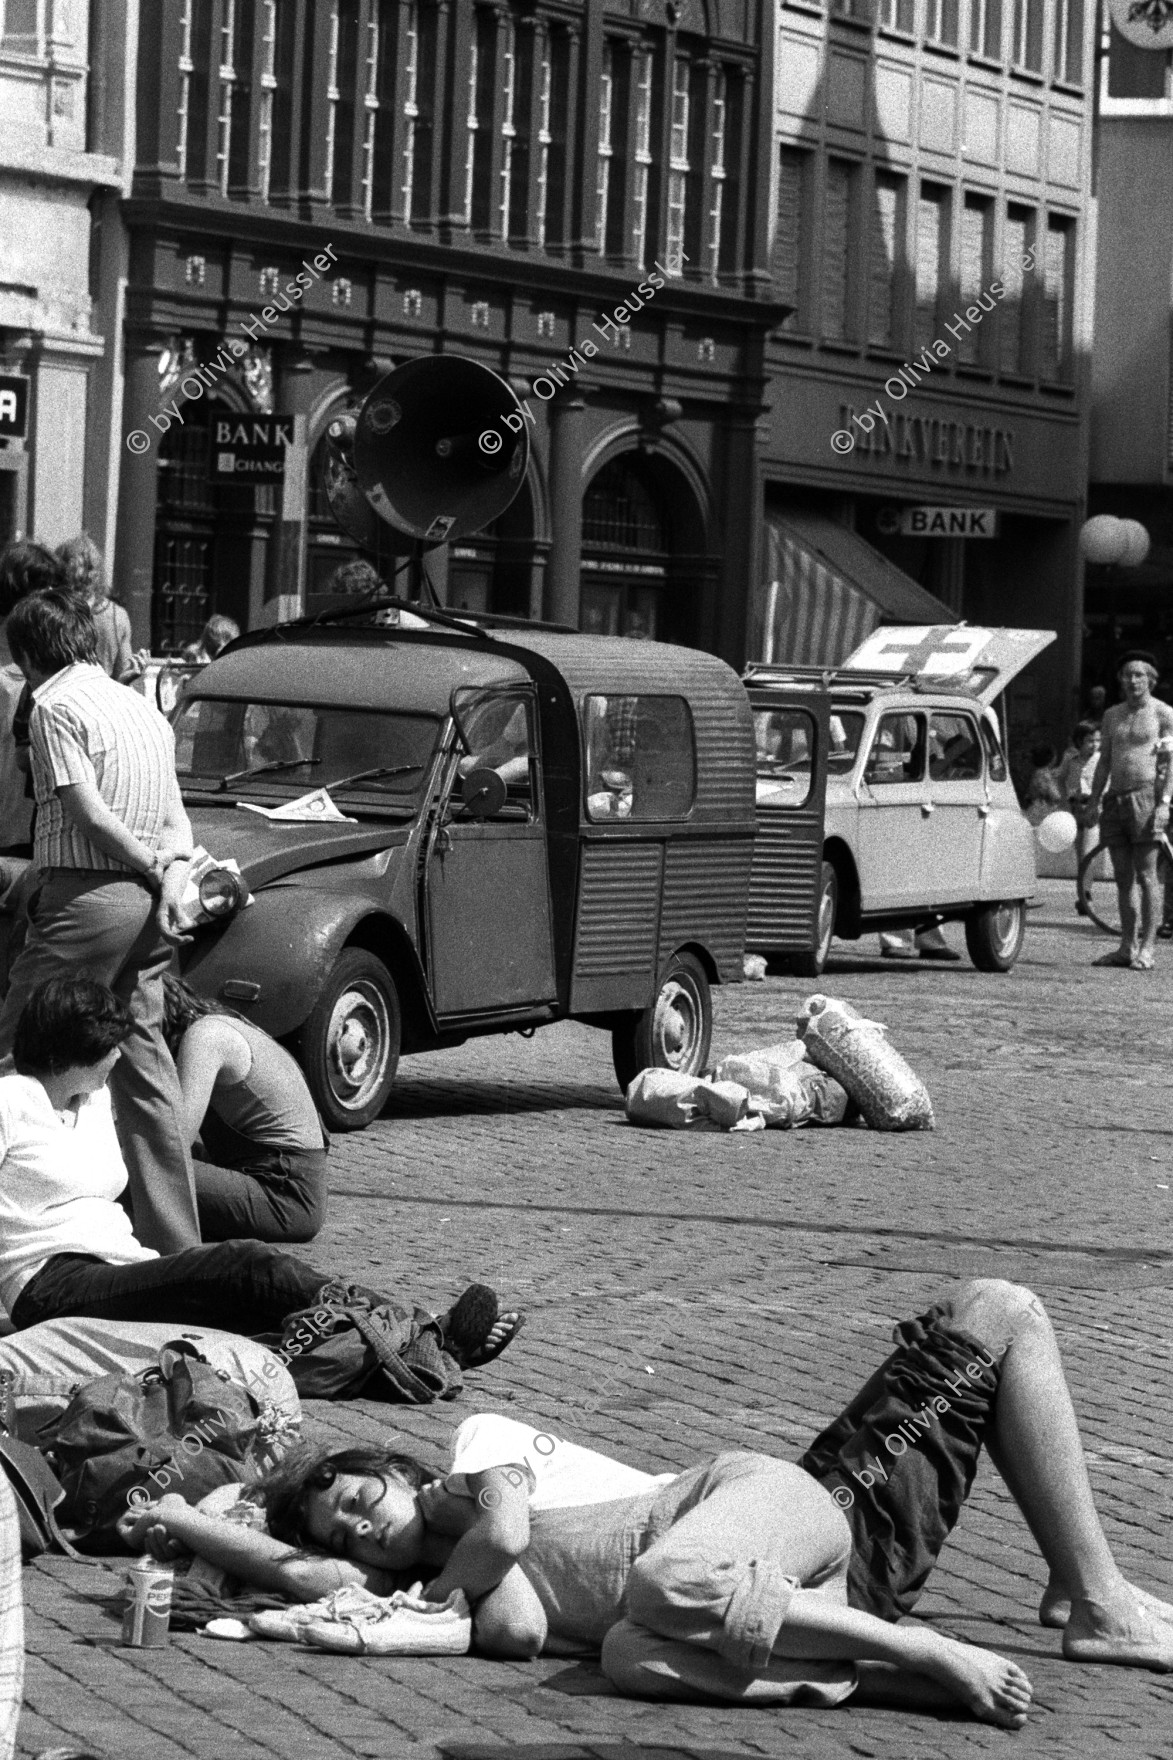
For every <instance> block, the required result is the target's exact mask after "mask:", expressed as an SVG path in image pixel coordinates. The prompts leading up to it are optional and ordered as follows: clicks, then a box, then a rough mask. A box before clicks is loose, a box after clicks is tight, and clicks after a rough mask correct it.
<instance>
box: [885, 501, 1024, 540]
mask: <svg viewBox="0 0 1173 1760" xmlns="http://www.w3.org/2000/svg"><path fill="white" fill-rule="evenodd" d="M876 525H877V526H879V527H880V529H881V530H882V531H887V532H890V533H892V534H893V535H894V534H895V533H897V532H899V533H900V534H901V536H902V537H905V538H996V537H997V536H998V512H997V509H996V508H993V507H900V508H895V507H893V508H885V509H884V510H883V512H882V513H881V514H879V515H878V516H877V518H876Z"/></svg>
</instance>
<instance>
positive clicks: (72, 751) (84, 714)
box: [29, 665, 179, 873]
mask: <svg viewBox="0 0 1173 1760" xmlns="http://www.w3.org/2000/svg"><path fill="white" fill-rule="evenodd" d="M29 744H30V749H31V754H32V767H33V782H34V784H35V786H36V795H37V832H36V846H35V851H34V854H35V859H36V864H37V867H38V868H103V869H109V870H111V871H112V872H114V873H130V872H131V869H130V866H129V864H127V863H125V862H119V861H115V860H114V859H113V858H112V857H111V856H108V855H106V854H105V853H104V852H103V851H102V850H100V849H98V848H97V847H96V846H95V845H94V844H92V843H91V842H90V840H89V839H88V838H87V837H86V836H85V835H84V834H83V833H82V832H81V831H80V830H79V829H78V828H77V827H76V826H74V825H73V824H72V823H71V822H70V821H69V820H68V819H67V818H66V816H65V813H64V810H63V809H62V806H61V801H60V798H59V797H58V794H57V790H58V789H59V788H63V787H68V786H69V785H70V784H73V783H78V782H88V783H92V784H93V785H94V787H96V788H97V791H98V793H99V794H100V795H101V797H102V799H103V801H104V802H105V803H106V805H107V806H108V807H109V809H110V811H111V812H112V813H113V814H114V816H115V818H116V819H119V820H121V822H122V824H123V825H125V826H126V829H127V830H128V831H130V832H131V833H132V834H133V835H134V836H135V837H137V838H138V839H139V841H140V842H141V843H142V844H143V845H144V846H145V847H146V848H147V849H152V850H154V849H158V848H159V845H160V842H161V838H162V832H163V827H164V825H165V824H166V822H167V818H168V814H169V810H170V809H171V808H172V807H173V806H176V805H178V804H179V784H178V782H177V780H176V776H175V740H174V737H173V735H172V732H171V728H170V726H169V724H168V723H167V722H166V721H165V720H164V718H163V716H162V715H160V713H159V711H158V710H157V709H156V708H154V707H153V705H151V704H150V703H148V702H147V701H146V699H145V698H144V697H141V696H140V695H139V694H138V692H137V691H132V690H128V689H127V687H126V686H125V685H122V684H115V682H114V680H113V679H112V678H108V677H107V675H106V673H105V672H103V670H102V668H101V667H100V666H90V665H75V666H66V667H64V668H63V669H62V670H61V671H60V672H55V673H54V674H53V676H52V678H49V679H46V681H45V683H44V684H42V685H38V687H37V689H36V690H35V691H34V693H33V713H32V717H31V719H30V721H29Z"/></svg>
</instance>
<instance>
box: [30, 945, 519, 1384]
mask: <svg viewBox="0 0 1173 1760" xmlns="http://www.w3.org/2000/svg"><path fill="white" fill-rule="evenodd" d="M130 1031H131V1018H130V1014H129V1011H128V1010H127V1009H126V1008H125V1007H124V1005H123V1004H122V1003H121V1002H119V1001H118V999H117V997H115V995H114V994H113V992H112V991H110V990H108V989H107V988H106V986H105V985H104V984H96V983H94V982H93V981H92V980H91V979H89V978H53V979H51V980H50V981H49V982H48V983H47V984H44V985H42V986H41V988H40V989H39V990H36V991H34V992H33V994H32V996H31V997H30V998H29V1001H28V1002H27V1003H26V1005H25V1007H24V1009H23V1011H22V1013H21V1016H20V1019H19V1021H18V1022H17V1026H16V1037H15V1040H14V1042H13V1051H12V1054H13V1059H14V1061H15V1064H16V1073H15V1074H13V1075H5V1076H0V1301H2V1302H3V1304H4V1306H5V1308H7V1310H8V1313H9V1315H10V1317H11V1319H12V1323H13V1325H14V1327H15V1328H16V1329H17V1330H18V1331H20V1330H22V1329H23V1328H24V1327H27V1326H33V1325H35V1324H36V1323H37V1322H38V1321H40V1320H57V1319H61V1318H63V1317H65V1316H67V1315H74V1314H78V1315H89V1316H91V1317H93V1318H96V1319H109V1320H166V1321H168V1322H172V1321H174V1322H175V1323H177V1324H181V1323H187V1324H191V1325H195V1326H216V1327H220V1328H222V1329H223V1330H224V1331H227V1332H240V1333H244V1334H246V1335H251V1336H253V1337H256V1336H258V1335H261V1334H272V1333H280V1331H281V1330H282V1326H283V1323H284V1321H285V1320H286V1319H287V1318H288V1317H289V1316H290V1315H292V1314H296V1313H300V1312H302V1311H303V1310H305V1309H313V1308H315V1307H316V1306H317V1304H318V1303H319V1302H320V1301H322V1300H323V1299H324V1298H323V1295H322V1291H323V1288H324V1286H325V1285H327V1284H335V1283H337V1282H338V1281H339V1280H338V1279H337V1277H336V1276H335V1277H332V1275H331V1273H330V1272H328V1271H318V1270H315V1269H314V1267H313V1266H312V1265H307V1264H306V1263H305V1262H304V1260H301V1259H295V1258H293V1257H292V1256H291V1255H290V1254H288V1253H279V1252H278V1251H277V1250H276V1249H275V1248H274V1247H271V1246H267V1245H264V1244H263V1243H262V1242H260V1241H255V1240H229V1241H222V1242H220V1243H219V1244H214V1245H207V1246H199V1247H189V1248H187V1249H186V1250H185V1251H184V1252H181V1253H169V1254H166V1255H164V1256H162V1257H160V1255H159V1254H158V1253H156V1252H154V1251H153V1250H152V1249H151V1248H150V1247H144V1246H143V1245H142V1244H141V1243H140V1242H139V1241H138V1240H137V1239H136V1238H135V1234H134V1230H133V1228H132V1226H131V1222H130V1218H129V1217H128V1216H127V1214H126V1211H125V1210H124V1209H123V1208H122V1206H121V1204H119V1202H118V1199H119V1197H120V1195H121V1194H122V1192H123V1191H124V1190H125V1189H126V1183H127V1176H126V1168H125V1166H124V1165H123V1161H122V1152H121V1150H120V1148H119V1145H118V1138H117V1136H116V1134H115V1131H114V1118H113V1113H112V1111H111V1105H110V1093H109V1090H108V1088H107V1086H106V1081H107V1078H108V1077H109V1074H110V1071H111V1070H112V1069H113V1068H114V1065H115V1063H116V1062H117V1061H118V1056H119V1047H120V1046H121V1044H122V1042H123V1041H124V1040H125V1039H126V1038H127V1036H128V1035H129V1033H130ZM359 1294H360V1295H363V1296H370V1297H371V1298H372V1300H373V1301H374V1302H375V1303H377V1304H382V1303H388V1304H389V1305H391V1306H392V1307H393V1308H394V1309H395V1312H396V1317H397V1323H398V1327H399V1335H400V1338H401V1341H402V1342H401V1343H400V1344H398V1346H397V1347H396V1348H397V1353H398V1355H399V1356H400V1357H401V1358H402V1361H403V1364H404V1365H405V1367H406V1369H409V1370H411V1371H412V1372H413V1376H414V1380H413V1379H411V1378H410V1377H409V1378H407V1381H406V1383H405V1384H406V1385H408V1386H411V1387H413V1388H415V1389H416V1392H417V1393H418V1396H419V1397H420V1398H421V1399H428V1398H435V1397H437V1395H438V1394H439V1393H448V1392H454V1391H455V1390H456V1389H457V1388H458V1387H459V1385H460V1383H459V1377H458V1376H457V1375H456V1372H455V1371H456V1370H457V1369H471V1368H479V1367H480V1366H481V1365H482V1364H484V1363H487V1362H489V1361H491V1360H492V1358H494V1357H496V1356H499V1355H500V1353H501V1352H502V1351H503V1350H504V1349H505V1347H506V1345H507V1344H508V1343H509V1342H510V1340H511V1339H512V1337H513V1335H514V1333H515V1332H516V1331H517V1328H518V1326H519V1325H520V1324H521V1316H520V1315H518V1314H516V1313H509V1314H502V1315H500V1316H498V1313H497V1299H496V1297H495V1295H494V1294H493V1292H492V1290H490V1289H488V1288H487V1287H486V1286H485V1285H484V1284H473V1285H472V1287H471V1288H470V1289H468V1290H466V1291H465V1293H464V1295H463V1296H461V1298H460V1300H459V1301H458V1302H457V1303H456V1304H455V1305H454V1306H453V1307H452V1308H451V1309H450V1310H449V1312H448V1313H447V1314H444V1315H441V1316H438V1317H433V1316H432V1315H431V1314H430V1313H428V1312H426V1311H425V1310H423V1309H420V1308H416V1307H414V1305H413V1304H411V1303H407V1304H404V1303H402V1302H397V1301H395V1300H394V1299H393V1298H391V1297H389V1296H385V1295H380V1294H378V1293H377V1292H375V1291H366V1290H360V1291H359Z"/></svg>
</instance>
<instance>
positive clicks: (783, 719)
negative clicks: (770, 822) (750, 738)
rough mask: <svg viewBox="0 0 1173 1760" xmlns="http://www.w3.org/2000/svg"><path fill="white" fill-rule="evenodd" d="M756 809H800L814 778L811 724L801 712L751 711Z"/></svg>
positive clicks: (807, 716)
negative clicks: (754, 755)
mask: <svg viewBox="0 0 1173 1760" xmlns="http://www.w3.org/2000/svg"><path fill="white" fill-rule="evenodd" d="M753 731H754V743H755V744H756V746H757V753H758V786H757V798H758V806H759V807H801V806H803V805H805V803H806V802H807V801H808V800H809V799H810V792H811V780H812V777H813V775H814V755H815V722H814V716H813V715H809V714H808V713H807V711H806V710H805V709H755V710H754V718H753Z"/></svg>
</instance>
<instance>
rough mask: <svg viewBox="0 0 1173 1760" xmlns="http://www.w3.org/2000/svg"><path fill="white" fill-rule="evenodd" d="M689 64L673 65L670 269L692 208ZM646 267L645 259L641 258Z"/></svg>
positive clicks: (667, 254)
mask: <svg viewBox="0 0 1173 1760" xmlns="http://www.w3.org/2000/svg"><path fill="white" fill-rule="evenodd" d="M689 72H690V69H689V64H688V59H687V57H686V56H684V55H677V56H676V57H675V59H674V61H673V63H672V118H671V132H670V135H669V146H668V230H667V236H666V238H665V241H664V242H665V245H666V247H667V248H666V250H665V255H664V261H665V264H666V266H667V267H668V268H671V267H672V266H673V264H680V267H681V270H682V271H683V267H684V265H683V263H681V253H682V252H683V250H684V222H685V211H686V208H687V205H688V165H689V161H688V113H689V89H688V82H689ZM639 260H640V263H641V264H642V262H643V258H642V257H641V258H640V259H639Z"/></svg>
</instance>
